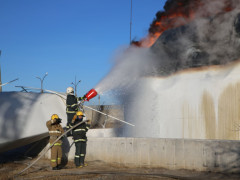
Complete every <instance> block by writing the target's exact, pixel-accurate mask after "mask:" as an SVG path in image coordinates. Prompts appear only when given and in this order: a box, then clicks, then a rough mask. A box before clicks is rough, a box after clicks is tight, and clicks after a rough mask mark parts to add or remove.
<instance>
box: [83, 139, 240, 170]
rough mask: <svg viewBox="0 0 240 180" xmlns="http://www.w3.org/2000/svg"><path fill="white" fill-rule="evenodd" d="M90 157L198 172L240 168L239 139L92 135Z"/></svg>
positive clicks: (132, 164) (136, 165)
mask: <svg viewBox="0 0 240 180" xmlns="http://www.w3.org/2000/svg"><path fill="white" fill-rule="evenodd" d="M87 160H102V161H105V162H108V163H120V164H123V165H126V166H134V167H142V166H148V167H163V168H167V169H189V170H198V171H209V170H210V171H219V172H223V171H224V172H236V171H238V172H239V170H240V142H238V141H228V140H184V139H159V138H90V139H89V141H88V146H87Z"/></svg>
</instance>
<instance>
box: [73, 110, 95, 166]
mask: <svg viewBox="0 0 240 180" xmlns="http://www.w3.org/2000/svg"><path fill="white" fill-rule="evenodd" d="M83 117H84V114H83V112H82V111H77V113H76V114H75V115H74V117H73V119H72V122H71V124H70V125H71V126H74V125H76V124H78V123H79V122H81V121H83ZM89 127H90V121H88V123H85V122H84V123H82V124H80V125H78V126H77V127H76V128H74V129H73V139H74V143H75V147H76V151H75V159H74V162H75V165H76V167H78V168H82V167H84V166H87V164H86V163H84V160H85V156H86V148H87V136H86V133H87V131H88V129H89Z"/></svg>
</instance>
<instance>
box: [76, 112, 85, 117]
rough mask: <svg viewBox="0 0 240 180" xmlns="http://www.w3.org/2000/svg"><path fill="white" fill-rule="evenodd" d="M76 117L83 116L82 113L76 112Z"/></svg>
mask: <svg viewBox="0 0 240 180" xmlns="http://www.w3.org/2000/svg"><path fill="white" fill-rule="evenodd" d="M76 115H77V116H84V115H83V112H82V111H77V113H76Z"/></svg>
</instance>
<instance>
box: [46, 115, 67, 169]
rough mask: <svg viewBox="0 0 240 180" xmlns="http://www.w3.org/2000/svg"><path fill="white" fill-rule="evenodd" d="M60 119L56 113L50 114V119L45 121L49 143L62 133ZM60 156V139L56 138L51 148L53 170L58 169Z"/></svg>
mask: <svg viewBox="0 0 240 180" xmlns="http://www.w3.org/2000/svg"><path fill="white" fill-rule="evenodd" d="M61 122H62V119H61V118H59V117H58V115H57V114H53V115H52V116H51V120H49V121H47V123H46V125H47V128H48V130H49V135H50V140H49V142H50V145H52V143H53V142H54V141H55V140H56V139H57V138H58V137H59V136H61V135H62V134H63V133H64V130H63V128H62V126H61V125H60V123H61ZM61 158H62V140H61V139H60V140H58V141H57V142H56V143H55V144H54V146H53V147H52V148H51V166H52V169H53V170H59V169H60V164H61Z"/></svg>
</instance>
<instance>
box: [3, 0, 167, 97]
mask: <svg viewBox="0 0 240 180" xmlns="http://www.w3.org/2000/svg"><path fill="white" fill-rule="evenodd" d="M164 4H165V0H133V24H132V38H135V39H136V40H139V39H141V38H143V37H145V36H146V35H147V32H148V28H149V25H150V23H151V22H152V20H153V19H154V17H155V14H156V12H157V11H159V10H162V9H163V6H164ZM130 5H131V1H130V0H118V1H113V0H101V1H99V0H88V1H83V0H0V50H1V51H2V55H1V57H0V62H1V67H2V83H5V82H7V81H10V80H12V79H15V78H19V80H18V81H16V82H14V83H12V84H10V85H6V86H4V87H3V91H19V90H20V89H18V88H15V85H23V86H31V87H36V88H40V80H39V79H37V78H36V77H35V76H39V77H43V76H44V74H45V73H46V72H48V76H47V77H46V78H45V80H44V88H46V89H50V90H54V91H59V92H65V90H66V88H67V87H68V86H71V82H74V80H75V76H76V77H77V80H81V83H80V84H79V86H78V92H79V95H83V94H85V93H86V92H87V91H88V90H90V89H91V88H93V87H94V86H95V85H96V84H97V83H98V82H99V81H100V80H101V79H102V78H104V76H105V75H106V74H107V73H108V72H109V70H110V69H111V67H112V64H111V58H112V56H113V55H114V52H115V51H116V50H117V49H118V48H120V47H122V46H126V45H128V44H129V32H130V25H129V24H130Z"/></svg>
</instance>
